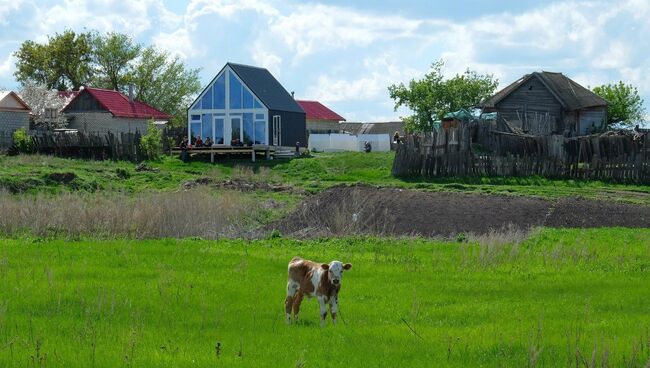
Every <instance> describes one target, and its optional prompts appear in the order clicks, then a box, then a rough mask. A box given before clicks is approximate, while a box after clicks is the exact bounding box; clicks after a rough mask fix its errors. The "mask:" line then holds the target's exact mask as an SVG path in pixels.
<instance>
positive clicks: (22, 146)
mask: <svg viewBox="0 0 650 368" xmlns="http://www.w3.org/2000/svg"><path fill="white" fill-rule="evenodd" d="M12 138H13V140H14V148H15V149H16V150H17V151H18V152H20V153H34V151H35V150H36V146H35V145H34V141H33V140H32V137H31V136H30V135H29V134H28V133H27V129H25V128H20V129H18V130H16V131H15V132H14V133H13V135H12Z"/></svg>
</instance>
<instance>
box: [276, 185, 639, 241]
mask: <svg viewBox="0 0 650 368" xmlns="http://www.w3.org/2000/svg"><path fill="white" fill-rule="evenodd" d="M534 226H553V227H602V226H628V227H648V226H650V207H643V206H634V205H627V204H617V203H609V202H599V201H587V200H580V199H564V200H560V201H549V200H543V199H536V198H529V197H515V196H490V195H478V194H461V193H443V192H421V191H412V190H405V189H394V188H377V187H371V186H361V185H358V186H337V187H333V188H330V189H328V190H326V191H324V192H322V193H320V194H318V195H316V196H312V197H310V198H308V199H306V200H305V201H304V202H303V203H302V204H301V205H300V206H299V208H298V209H297V210H296V211H295V212H294V213H292V214H291V215H289V216H288V217H286V218H284V219H282V220H280V221H278V222H276V223H274V224H271V225H270V226H268V227H267V229H266V230H270V229H278V230H280V231H281V232H282V233H283V234H295V236H299V237H308V236H310V235H311V234H314V236H323V234H324V233H329V234H330V235H345V234H357V233H367V234H386V235H422V236H445V237H446V236H455V235H456V234H458V233H475V234H484V233H487V232H489V231H491V230H500V229H504V228H513V227H514V228H518V229H527V228H530V227H534Z"/></svg>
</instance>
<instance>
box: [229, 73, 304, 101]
mask: <svg viewBox="0 0 650 368" xmlns="http://www.w3.org/2000/svg"><path fill="white" fill-rule="evenodd" d="M228 65H229V66H230V68H231V69H232V70H233V71H234V72H235V73H237V75H238V76H239V78H240V79H241V80H242V81H243V82H244V83H245V84H246V86H248V88H250V89H251V91H253V93H254V94H255V95H256V96H257V97H258V98H259V99H260V100H262V103H264V105H266V107H268V108H269V109H270V110H280V111H291V112H302V113H304V111H303V109H302V108H301V107H300V105H298V103H297V102H296V100H294V99H293V97H291V95H290V94H289V92H287V90H286V89H284V87H282V85H281V84H280V82H278V80H277V79H275V77H274V76H273V75H272V74H271V73H270V72H269V71H268V70H266V69H264V68H258V67H255V66H250V65H243V64H235V63H228Z"/></svg>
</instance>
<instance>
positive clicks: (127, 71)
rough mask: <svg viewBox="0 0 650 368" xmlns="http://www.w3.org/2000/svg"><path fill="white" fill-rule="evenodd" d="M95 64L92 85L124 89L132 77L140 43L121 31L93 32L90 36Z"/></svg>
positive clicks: (117, 89)
mask: <svg viewBox="0 0 650 368" xmlns="http://www.w3.org/2000/svg"><path fill="white" fill-rule="evenodd" d="M92 45H93V61H94V64H95V78H94V80H93V86H94V87H100V88H108V89H113V90H116V91H119V90H122V91H124V89H125V86H127V85H128V84H129V82H130V80H131V78H132V74H133V68H134V67H135V65H134V64H135V63H134V61H135V59H136V58H137V57H138V56H139V55H140V52H141V50H142V45H140V44H138V43H134V42H133V40H132V39H131V37H129V36H127V35H125V34H122V33H115V32H111V33H107V34H105V35H102V34H98V33H94V34H93V38H92Z"/></svg>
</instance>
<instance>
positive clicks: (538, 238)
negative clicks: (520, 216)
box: [0, 229, 650, 367]
mask: <svg viewBox="0 0 650 368" xmlns="http://www.w3.org/2000/svg"><path fill="white" fill-rule="evenodd" d="M505 240H507V239H505ZM295 255H302V256H304V257H307V258H312V259H317V260H321V261H330V260H332V259H340V260H343V261H346V262H351V263H353V264H354V267H353V268H352V270H350V271H349V272H347V273H346V275H345V277H344V280H343V289H342V292H341V297H340V304H341V316H342V319H343V320H344V321H345V323H343V321H341V322H340V323H339V325H338V326H336V327H333V326H331V325H328V326H327V327H325V328H320V327H319V323H318V321H319V320H318V318H319V317H318V306H317V303H316V302H315V301H314V300H306V301H305V302H304V304H303V308H302V313H301V319H302V320H301V322H299V323H298V324H297V325H291V326H287V325H286V324H285V322H284V316H283V300H284V288H285V283H286V266H287V262H288V261H289V259H290V258H291V257H293V256H295ZM649 280H650V230H648V229H642V230H638V229H635V230H629V229H600V230H571V229H565V230H548V229H545V230H540V231H537V232H535V233H534V234H533V235H532V236H531V237H530V238H528V239H527V240H525V241H524V242H522V243H520V244H516V243H515V244H507V241H506V244H502V243H499V242H485V243H483V244H482V245H479V244H477V243H476V242H474V241H470V242H469V243H455V242H454V243H445V242H437V241H427V240H420V239H387V238H343V239H331V240H312V241H299V240H287V239H282V238H280V239H272V240H258V241H253V242H247V241H243V240H222V241H203V240H158V241H130V240H114V241H97V240H83V241H76V242H66V241H63V240H47V239H41V238H15V239H5V240H3V241H0V285H1V287H0V366H2V367H32V366H33V367H93V366H97V367H170V366H182V367H189V366H197V367H227V366H241V367H294V366H296V367H324V366H327V367H435V366H456V367H467V366H495V367H496V366H498V367H504V366H510V367H522V366H546V367H555V366H579V367H585V366H588V367H592V366H594V367H595V366H599V367H600V366H612V367H614V366H616V367H644V366H646V364H647V363H648V362H649V361H650V352H649V349H650V303H649V302H648V301H649V300H650V287H649V286H648V285H649ZM217 344H219V345H218V346H219V348H217Z"/></svg>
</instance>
